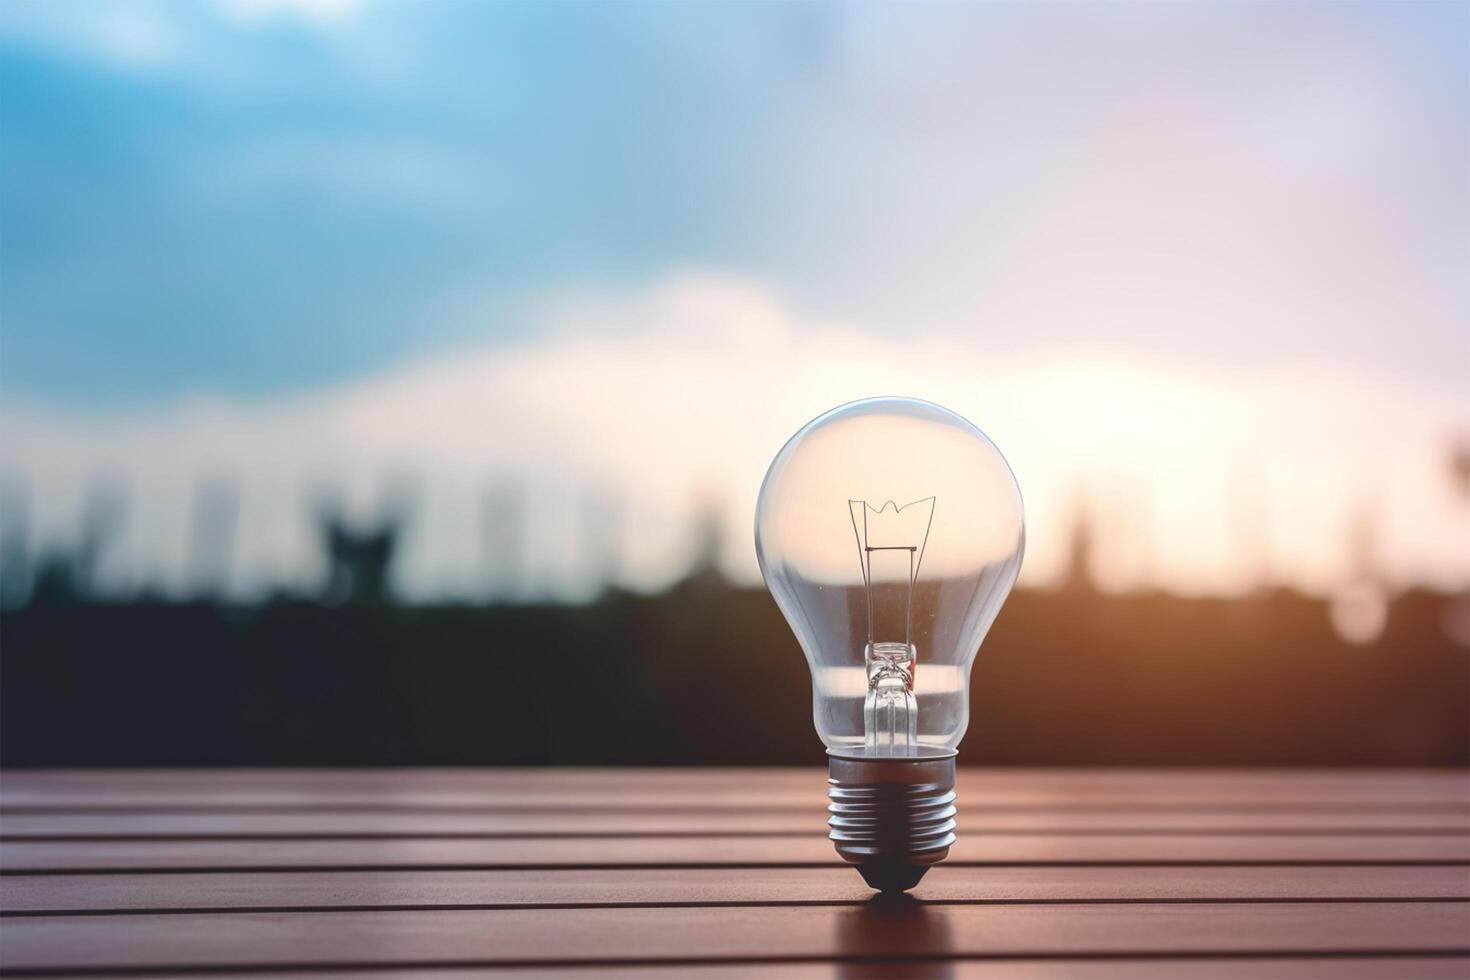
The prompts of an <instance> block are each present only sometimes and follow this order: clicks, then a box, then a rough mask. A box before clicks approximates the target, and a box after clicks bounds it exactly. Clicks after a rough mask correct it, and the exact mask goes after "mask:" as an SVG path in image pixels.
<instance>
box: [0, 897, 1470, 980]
mask: <svg viewBox="0 0 1470 980" xmlns="http://www.w3.org/2000/svg"><path fill="white" fill-rule="evenodd" d="M1467 923H1470V917H1467V907H1466V906H1465V905H1463V904H1460V903H1429V904H1419V903H1387V904H1381V903H1380V904H1372V903H1362V904H1357V903H1343V904H1334V905H1331V906H1324V905H1283V904H1242V905H1025V906H1003V905H941V906H925V905H923V904H921V903H917V902H908V903H898V904H884V905H877V906H875V905H862V906H856V907H841V906H839V907H831V906H812V907H804V908H790V907H726V908H722V909H720V911H719V914H718V915H712V914H711V913H710V910H709V909H707V908H683V907H680V908H666V907H659V908H636V909H629V908H596V909H567V910H558V911H556V912H554V913H548V912H546V911H544V910H507V911H492V912H486V911H432V912H424V911H408V912H390V913H383V912H320V913H312V914H309V915H303V914H299V913H258V914H233V915H192V916H188V917H187V918H186V919H181V918H180V917H177V916H154V915H125V916H54V917H35V918H10V919H5V920H3V922H0V937H3V942H0V969H4V970H6V971H7V972H9V973H11V974H12V975H15V974H18V973H20V972H21V971H24V970H28V969H52V970H66V969H96V968H111V969H118V968H125V969H148V968H153V969H157V968H165V967H168V968H184V967H189V968H194V967H212V966H216V965H232V966H239V965H246V964H248V965H253V966H267V965H276V966H291V965H302V966H304V965H307V964H334V965H338V966H343V967H350V966H353V965H357V964H364V965H366V964H374V965H381V964H395V963H396V964H403V965H425V964H432V963H445V964H446V965H460V966H466V965H473V964H517V963H542V964H546V965H553V964H557V963H574V962H599V963H607V962H613V963H616V962H620V961H623V962H627V961H636V962H658V961H671V960H672V961H730V960H734V961H742V960H746V961H751V960H778V961H779V960H786V959H801V958H815V957H820V958H835V957H842V958H848V959H870V958H878V957H894V956H902V957H916V956H917V957H936V958H944V957H960V958H970V957H1017V956H1053V957H1055V956H1061V955H1066V956H1129V955H1132V956H1137V955H1140V954H1145V955H1146V954H1158V953H1170V954H1190V955H1206V954H1210V955H1219V954H1224V955H1229V954H1237V953H1252V952H1257V953H1268V954H1271V955H1281V954H1284V953H1296V954H1307V953H1324V954H1327V953H1335V954H1341V955H1363V956H1369V955H1383V954H1387V953H1393V952H1425V953H1436V954H1438V955H1455V956H1463V955H1466V954H1467V953H1470V942H1467V932H1466V927H1467ZM181 926H183V927H181Z"/></svg>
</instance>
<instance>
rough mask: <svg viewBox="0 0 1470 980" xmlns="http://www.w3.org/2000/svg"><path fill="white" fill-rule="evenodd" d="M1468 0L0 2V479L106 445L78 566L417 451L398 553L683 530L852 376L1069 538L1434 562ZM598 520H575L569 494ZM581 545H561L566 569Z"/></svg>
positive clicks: (552, 548) (82, 470) (1137, 559)
mask: <svg viewBox="0 0 1470 980" xmlns="http://www.w3.org/2000/svg"><path fill="white" fill-rule="evenodd" d="M1467 48H1470V5H1466V4H1464V3H1459V2H1443V3H1438V2H1394V3H1269V4H1267V3H1177V2H1130V3H1111V4H1098V3H1085V4H1062V3H969V4H966V3H933V4H928V3H906V4H893V3H881V4H868V3H831V4H828V3H806V4H802V3H779V4H778V3H749V4H737V3H719V4H701V3H655V4H635V3H599V4H574V3H533V4H520V3H470V2H462V3H447V2H446V3H424V2H417V3H415V2H370V0H216V2H202V0H200V2H187V3H186V2H180V3H172V2H149V0H131V2H122V0H117V2H114V0H92V2H85V3H84V2H65V0H59V2H50V3H24V2H15V0H0V479H3V480H4V481H7V482H6V485H7V486H9V485H11V484H15V485H17V486H20V487H22V488H23V490H24V491H25V492H24V493H23V494H21V496H24V497H25V499H26V500H28V501H29V506H30V508H31V511H30V512H31V514H32V517H33V520H32V522H31V525H30V527H31V532H30V533H31V535H32V537H33V538H34V540H35V542H36V543H37V546H38V547H40V546H49V545H48V542H55V541H64V540H67V535H69V534H72V533H74V528H75V526H76V521H77V515H78V513H79V511H80V508H81V507H82V506H83V504H82V503H81V501H82V500H83V499H84V498H85V495H86V493H87V492H88V488H89V487H92V486H95V485H96V484H97V481H98V480H99V479H105V480H110V481H115V482H117V483H118V484H120V485H124V486H126V487H127V488H128V492H129V494H130V500H132V501H133V503H132V505H131V507H132V510H131V512H130V513H131V518H130V524H129V530H128V532H127V538H126V540H125V541H123V542H121V543H120V545H119V546H118V547H117V548H116V549H114V552H113V553H112V554H111V556H110V557H109V559H108V568H109V572H108V575H109V576H110V577H111V580H112V581H113V582H115V583H116V584H117V585H118V587H119V588H127V587H135V586H136V585H137V584H138V583H140V582H150V583H155V584H156V583H164V584H166V585H167V584H168V583H173V585H174V586H175V587H178V588H183V589H187V582H186V581H185V578H186V576H187V568H188V566H189V558H188V555H189V549H190V547H191V545H190V543H189V540H188V528H189V526H190V525H189V521H188V520H187V519H186V518H185V517H183V516H181V515H187V514H189V513H190V512H191V511H190V508H191V507H194V506H195V505H196V504H197V502H198V499H199V498H198V495H197V492H198V488H199V487H200V486H201V485H203V481H207V479H212V478H215V476H217V475H218V474H220V473H225V474H233V475H234V477H235V478H238V480H239V481H240V482H241V488H242V489H241V494H240V499H241V501H242V503H241V505H240V507H241V512H240V518H239V523H240V528H239V532H238V534H239V539H240V546H239V548H240V551H239V555H238V556H237V565H238V568H237V569H236V576H237V577H236V578H235V582H236V583H237V586H238V587H239V589H241V590H242V591H245V592H248V591H250V590H251V589H256V590H259V589H262V588H267V587H270V586H272V585H273V584H276V583H279V582H282V581H295V582H302V583H307V582H310V581H311V580H312V578H313V576H314V575H318V574H319V573H320V555H319V553H318V550H317V546H316V540H315V538H314V536H313V535H314V530H313V528H312V526H311V525H310V523H309V515H310V502H311V501H312V499H313V494H315V493H317V492H319V490H320V488H321V487H322V486H324V485H330V486H340V487H344V488H348V489H347V490H344V492H349V491H350V495H355V496H356V497H357V498H359V499H361V500H365V501H367V503H366V504H364V505H363V506H364V507H365V508H366V510H367V511H369V512H370V511H371V509H372V506H373V505H372V501H373V500H374V499H377V497H378V496H381V488H382V487H383V485H384V483H385V480H386V479H388V477H387V476H385V474H386V475H391V476H392V479H399V478H401V477H402V476H403V475H404V474H408V478H409V479H410V482H414V483H415V485H417V486H418V487H419V488H420V492H419V498H418V499H419V507H418V510H417V511H416V513H417V515H418V516H417V517H416V518H415V522H414V524H413V527H412V530H411V532H410V537H409V540H408V541H407V542H406V548H405V552H404V555H403V563H402V569H401V574H402V576H403V582H402V585H403V587H404V588H405V590H406V591H409V592H411V593H413V594H415V595H421V596H431V595H442V594H446V593H454V594H463V595H467V596H477V595H483V594H484V587H485V575H484V571H485V570H484V562H485V556H484V555H483V554H481V553H480V551H479V550H477V549H478V548H479V544H477V542H480V541H481V540H482V537H483V536H482V535H481V534H480V531H479V530H477V528H479V524H478V523H477V522H478V521H480V520H481V517H480V516H479V515H481V512H482V508H481V503H482V502H483V499H484V496H485V493H486V492H487V487H492V488H493V487H495V486H501V485H515V486H518V487H520V488H521V489H522V491H523V492H524V493H525V494H526V495H527V496H528V498H531V499H532V500H533V502H534V504H535V506H534V507H532V508H530V510H531V511H533V513H531V514H530V516H529V517H528V521H529V524H530V525H531V529H530V531H529V537H528V540H529V542H530V544H529V547H530V549H531V550H532V551H533V552H534V555H535V558H536V560H537V562H539V563H540V566H539V567H538V568H536V569H534V570H532V578H533V579H534V583H539V584H533V585H531V586H528V588H539V589H542V590H543V591H547V592H552V593H556V592H560V593H561V594H576V593H577V590H578V589H585V586H586V567H585V566H587V565H588V564H589V561H588V548H589V546H588V545H587V541H588V540H591V538H588V537H587V536H586V535H583V536H582V537H579V536H578V533H579V532H577V531H576V530H575V529H576V527H577V526H578V525H577V521H578V519H579V517H578V515H579V514H580V513H582V512H584V511H585V510H586V508H585V507H584V506H583V504H582V503H580V501H585V499H586V497H587V495H588V494H589V492H590V493H592V494H596V495H603V496H606V497H609V498H613V499H616V500H621V501H623V502H624V504H626V506H625V507H624V512H625V517H626V522H625V527H624V535H625V537H626V539H627V540H626V541H625V542H624V545H625V547H624V552H625V553H624V555H623V557H622V566H621V567H622V572H621V573H620V576H621V578H622V579H623V580H624V581H625V582H628V583H630V584H633V585H635V586H638V587H658V586H659V585H660V584H662V583H666V582H667V581H668V580H669V579H671V578H672V577H675V576H677V575H678V574H680V573H681V571H682V569H683V567H684V564H683V563H684V562H685V561H686V559H687V556H688V553H689V542H688V541H687V540H686V537H687V535H686V534H685V531H686V530H687V528H688V527H690V526H692V523H693V518H694V514H693V510H694V509H695V508H697V507H700V506H704V505H705V504H706V503H707V502H708V501H711V500H714V501H717V502H719V505H720V508H721V513H722V515H723V517H724V518H725V520H726V525H727V531H728V538H729V545H728V548H727V551H726V554H725V560H726V564H727V567H728V570H730V571H731V572H732V574H736V575H737V576H740V577H742V578H744V579H745V580H753V578H754V575H755V572H754V558H753V554H752V552H751V547H750V544H749V519H750V512H751V507H752V506H753V499H754V493H755V489H756V487H757V486H758V485H759V480H760V476H761V473H762V472H763V470H764V466H765V465H766V463H767V462H768V460H769V459H770V457H771V455H772V454H774V452H775V451H776V449H777V448H779V446H780V445H781V443H782V441H784V439H785V438H786V436H788V435H789V434H790V433H791V432H792V431H794V430H795V429H796V428H797V427H798V426H799V425H800V424H802V423H803V422H805V421H806V420H807V419H809V418H811V417H813V416H815V415H817V414H819V413H820V412H821V411H823V410H825V409H828V408H830V407H832V406H833V405H835V404H838V403H840V402H842V401H845V400H849V399H852V398H857V397H862V396H866V395H872V394H875V393H906V394H913V395H918V396H922V397H928V398H931V399H933V400H936V401H939V402H941V403H944V404H947V405H950V406H951V407H953V408H955V409H957V410H959V411H961V412H963V413H966V414H968V415H969V416H970V417H971V418H972V419H973V420H974V421H975V422H977V424H979V425H980V426H981V427H982V428H983V429H985V431H987V433H989V434H990V435H991V436H992V437H993V438H994V439H995V441H996V443H997V445H999V446H1000V447H1001V448H1002V450H1003V451H1004V452H1005V453H1006V454H1007V457H1008V458H1009V459H1010V460H1011V462H1012V464H1013V466H1014V468H1015V470H1016V473H1017V476H1018V478H1019V479H1020V482H1021V485H1022V490H1023V494H1024V495H1025V497H1026V501H1027V508H1028V542H1029V544H1028V548H1029V550H1028V556H1027V564H1026V567H1025V568H1024V569H1023V572H1022V576H1023V581H1030V582H1034V583H1044V582H1046V581H1051V580H1054V579H1055V576H1056V575H1057V574H1060V571H1061V569H1062V568H1063V566H1064V563H1065V558H1066V546H1067V541H1068V536H1069V534H1070V531H1071V528H1072V526H1073V522H1074V520H1075V518H1076V514H1077V510H1078V506H1079V501H1083V500H1085V501H1090V502H1091V503H1090V505H1089V506H1090V507H1091V509H1092V511H1093V513H1094V517H1095V518H1096V520H1097V521H1098V523H1099V524H1100V525H1101V526H1102V529H1103V530H1102V536H1103V537H1104V538H1105V539H1106V540H1107V541H1108V542H1110V544H1109V545H1108V546H1107V547H1106V549H1105V551H1106V552H1107V557H1106V561H1105V564H1106V567H1105V568H1103V569H1101V572H1102V577H1103V579H1104V581H1105V582H1107V583H1108V584H1110V585H1111V586H1114V587H1118V588H1129V587H1134V586H1139V585H1165V586H1167V587H1170V588H1177V589H1181V590H1183V591H1191V592H1203V593H1210V592H1227V593H1228V592H1238V591H1240V590H1242V589H1244V588H1249V587H1250V586H1251V585H1252V584H1253V583H1256V582H1259V581H1261V580H1263V579H1266V580H1273V581H1285V582H1290V583H1292V584H1295V585H1298V586H1301V587H1303V588H1307V589H1311V590H1313V591H1317V592H1321V593H1324V594H1327V593H1332V592H1333V591H1334V590H1338V589H1340V588H1342V587H1343V584H1344V582H1347V581H1349V580H1350V579H1351V578H1352V576H1353V575H1354V574H1356V572H1355V571H1354V568H1355V565H1354V561H1355V559H1354V557H1353V553H1352V547H1353V546H1352V542H1353V541H1355V540H1359V539H1360V538H1361V537H1362V535H1360V534H1358V533H1357V530H1356V529H1358V528H1360V527H1361V526H1362V525H1363V524H1364V522H1365V521H1366V522H1367V523H1369V524H1371V525H1372V526H1373V527H1374V528H1376V531H1375V541H1376V542H1377V543H1376V544H1375V546H1374V547H1375V550H1376V554H1377V556H1378V558H1377V561H1378V563H1379V564H1380V565H1381V567H1382V570H1383V574H1384V575H1385V576H1386V577H1387V578H1388V579H1390V580H1392V581H1393V582H1402V583H1409V582H1431V583H1434V584H1437V585H1439V586H1441V587H1456V586H1462V585H1463V584H1464V583H1465V582H1467V581H1470V565H1467V557H1466V556H1470V508H1466V507H1465V506H1464V502H1463V500H1462V499H1460V498H1458V497H1456V496H1455V491H1454V488H1453V485H1452V484H1451V482H1450V481H1449V480H1448V479H1447V477H1446V470H1447V467H1446V462H1445V460H1446V456H1447V454H1446V449H1447V447H1448V445H1449V444H1450V440H1451V439H1452V438H1453V437H1454V433H1456V432H1466V431H1470V405H1467V404H1466V402H1465V400H1464V397H1463V392H1464V390H1465V389H1466V387H1467V384H1470V377H1467V373H1470V316H1467V301H1470V296H1467V285H1466V276H1465V271H1466V268H1467V266H1470V178H1467V174H1470V105H1467V101H1470V90H1467V85H1466V77H1467V68H1470V50H1467ZM594 537H595V536H594ZM598 561H600V559H597V557H596V556H595V555H594V556H593V557H592V561H591V564H592V565H596V564H597V563H598Z"/></svg>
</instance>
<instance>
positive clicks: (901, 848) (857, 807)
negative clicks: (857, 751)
mask: <svg viewBox="0 0 1470 980" xmlns="http://www.w3.org/2000/svg"><path fill="white" fill-rule="evenodd" d="M827 782H828V783H829V784H830V786H831V788H830V789H829V790H828V796H829V798H830V799H831V801H832V802H831V804H830V805H829V806H828V807H827V810H828V812H829V813H831V817H829V818H828V820H827V824H828V826H829V827H831V828H832V832H831V834H830V835H829V836H830V837H831V838H832V842H833V844H835V845H836V847H837V853H838V854H839V855H841V857H842V859H843V860H844V861H847V862H849V863H851V864H855V865H857V869H858V872H859V873H860V874H861V875H862V876H863V880H864V881H866V882H867V883H868V884H869V885H870V886H871V887H873V888H875V889H877V890H878V891H881V892H903V891H907V890H908V889H910V888H912V887H914V886H915V885H917V884H918V883H919V879H920V878H923V877H924V873H925V872H926V871H928V870H929V866H930V865H932V864H937V863H938V862H940V861H942V860H944V858H945V856H946V855H948V854H949V847H950V845H951V844H953V843H954V841H955V819H954V818H955V812H956V811H955V807H954V801H955V792H954V756H952V755H951V756H948V757H944V758H917V759H871V758H861V757H856V756H837V755H832V756H830V760H829V769H828V779H827Z"/></svg>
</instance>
